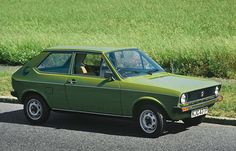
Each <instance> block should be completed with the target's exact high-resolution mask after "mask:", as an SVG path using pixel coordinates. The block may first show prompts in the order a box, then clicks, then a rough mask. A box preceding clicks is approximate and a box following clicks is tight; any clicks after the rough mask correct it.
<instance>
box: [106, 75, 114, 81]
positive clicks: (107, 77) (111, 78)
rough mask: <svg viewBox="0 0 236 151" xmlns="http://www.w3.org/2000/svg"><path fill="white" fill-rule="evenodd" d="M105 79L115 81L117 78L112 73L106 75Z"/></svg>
mask: <svg viewBox="0 0 236 151" xmlns="http://www.w3.org/2000/svg"><path fill="white" fill-rule="evenodd" d="M104 77H105V78H106V79H108V80H109V81H115V78H114V76H113V74H112V73H104Z"/></svg>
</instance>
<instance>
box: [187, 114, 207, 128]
mask: <svg viewBox="0 0 236 151" xmlns="http://www.w3.org/2000/svg"><path fill="white" fill-rule="evenodd" d="M205 116H206V115H202V116H199V117H195V118H188V119H184V120H183V122H184V124H185V125H186V126H197V125H199V124H200V123H202V122H203V120H204V119H205Z"/></svg>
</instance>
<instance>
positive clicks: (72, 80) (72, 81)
mask: <svg viewBox="0 0 236 151" xmlns="http://www.w3.org/2000/svg"><path fill="white" fill-rule="evenodd" d="M76 82H77V81H76V80H75V79H71V80H67V82H66V83H68V84H75V83H76Z"/></svg>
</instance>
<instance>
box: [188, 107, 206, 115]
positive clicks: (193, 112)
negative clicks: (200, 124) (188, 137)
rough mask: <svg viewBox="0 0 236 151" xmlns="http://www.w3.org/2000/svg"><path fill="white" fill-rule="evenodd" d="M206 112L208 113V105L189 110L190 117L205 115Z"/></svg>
mask: <svg viewBox="0 0 236 151" xmlns="http://www.w3.org/2000/svg"><path fill="white" fill-rule="evenodd" d="M207 113H208V107H205V108H201V109H197V110H192V111H191V118H194V117H198V116H201V115H205V114H207Z"/></svg>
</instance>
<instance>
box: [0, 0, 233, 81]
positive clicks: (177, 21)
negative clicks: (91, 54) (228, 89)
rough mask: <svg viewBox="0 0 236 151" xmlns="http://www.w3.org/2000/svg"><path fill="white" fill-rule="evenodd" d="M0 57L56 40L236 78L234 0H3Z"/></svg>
mask: <svg viewBox="0 0 236 151" xmlns="http://www.w3.org/2000/svg"><path fill="white" fill-rule="evenodd" d="M0 27H1V28H0V62H2V63H8V64H22V63H25V62H26V61H27V60H28V59H29V58H31V57H32V56H34V55H36V54H38V53H39V52H40V51H41V50H42V49H43V48H46V47H49V46H55V45H89V46H114V47H120V46H121V47H139V48H141V49H143V50H145V51H146V52H147V53H148V54H149V55H151V56H152V57H153V58H155V59H156V60H157V61H158V62H159V63H160V64H161V65H162V66H164V67H165V68H166V69H167V70H168V71H173V72H176V73H181V74H192V75H197V76H208V77H212V76H213V77H226V78H236V61H235V60H236V1H235V0H207V1H206V0H99V1H97V0H78V1H76V0H66V1H64V0H40V1H39V0H0Z"/></svg>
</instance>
